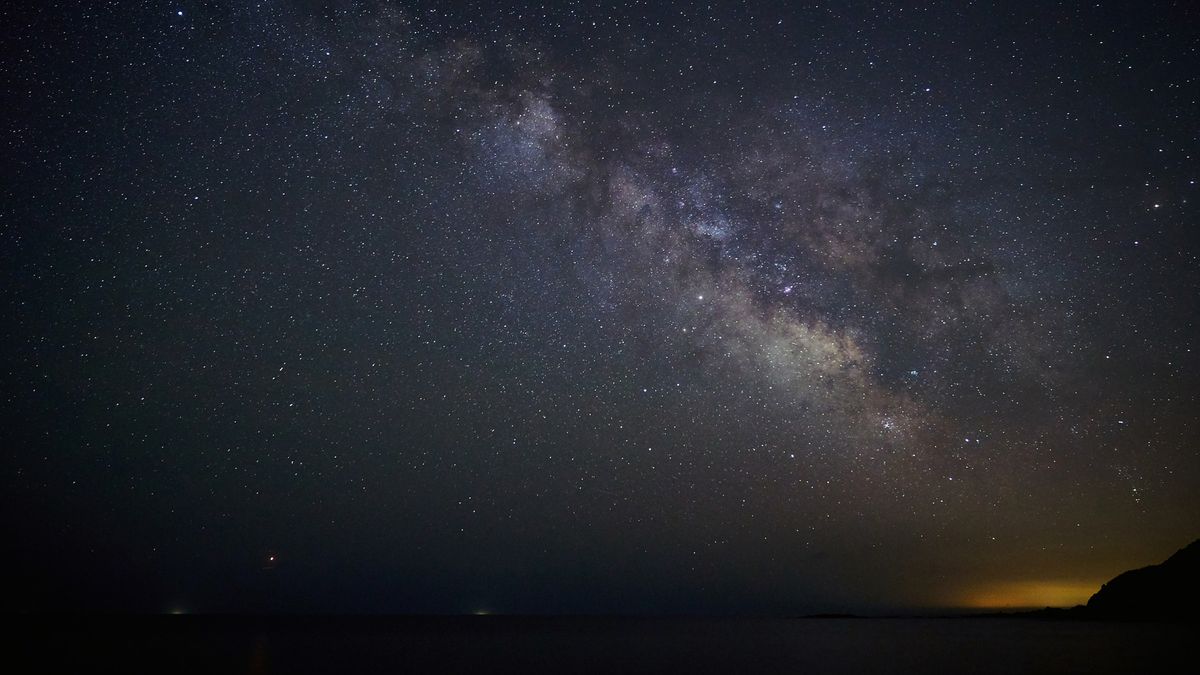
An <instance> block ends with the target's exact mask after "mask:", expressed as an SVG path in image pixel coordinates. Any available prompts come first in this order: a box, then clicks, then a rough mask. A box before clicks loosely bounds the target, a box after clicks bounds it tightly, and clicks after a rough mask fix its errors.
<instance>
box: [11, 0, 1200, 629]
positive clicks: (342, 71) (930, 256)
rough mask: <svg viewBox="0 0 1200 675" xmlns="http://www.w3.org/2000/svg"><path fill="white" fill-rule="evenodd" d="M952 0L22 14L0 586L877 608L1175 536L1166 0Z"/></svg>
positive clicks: (1084, 580) (1177, 214) (263, 604)
mask: <svg viewBox="0 0 1200 675" xmlns="http://www.w3.org/2000/svg"><path fill="white" fill-rule="evenodd" d="M958 4H959V3H949V4H947V5H945V6H934V7H924V8H919V9H914V8H902V7H900V6H898V5H896V6H892V5H889V4H887V3H883V4H881V3H861V4H860V3H849V4H845V5H844V6H843V3H835V4H830V5H816V6H813V7H808V8H797V9H783V8H781V7H780V6H778V5H777V3H770V4H765V5H761V6H756V7H751V6H747V7H743V6H741V5H739V6H738V7H736V8H735V7H732V6H731V7H699V6H687V5H679V6H667V5H659V4H657V3H655V4H654V5H653V6H647V7H641V6H634V7H624V8H622V7H614V8H608V7H592V6H590V5H589V6H586V7H585V6H575V5H573V4H570V3H563V4H562V6H561V7H558V8H550V9H544V8H536V7H532V6H531V7H521V6H517V5H512V6H509V5H507V4H501V5H493V4H492V3H486V4H484V5H480V6H470V5H468V4H466V3H455V4H454V5H453V6H447V5H444V4H442V5H439V4H438V3H430V4H427V5H424V4H398V5H392V4H378V5H377V4H372V3H332V4H329V5H322V6H317V5H315V4H314V5H312V6H309V5H307V4H301V5H296V6H293V5H289V4H274V3H259V4H251V3H232V4H229V5H221V6H210V5H202V4H193V3H180V4H178V6H175V5H169V4H168V5H158V4H151V3H147V4H145V5H142V4H137V3H133V4H130V5H127V6H122V7H119V8H118V7H115V8H103V9H100V8H92V7H88V8H41V9H37V10H30V11H28V12H17V11H14V12H13V13H12V15H11V16H9V17H8V19H9V21H7V22H6V23H7V24H9V25H18V26H21V27H23V29H22V30H14V31H12V34H11V35H8V36H6V37H5V38H4V42H5V43H6V46H7V48H6V50H5V51H6V52H7V53H10V54H19V55H20V57H19V59H18V62H17V63H16V65H15V66H14V67H13V68H11V69H9V72H8V73H7V74H6V75H5V76H4V78H5V83H6V85H7V86H6V89H7V90H8V91H11V92H16V93H17V94H16V96H15V98H17V99H18V101H17V103H16V105H15V106H14V107H15V110H14V111H10V112H9V113H8V114H6V118H7V119H6V130H7V134H6V137H7V140H6V145H7V151H8V152H7V153H6V154H8V155H9V156H10V157H11V158H13V159H12V160H11V162H12V165H11V166H10V169H9V172H8V173H9V180H8V181H6V188H5V200H4V201H5V205H4V207H3V212H2V213H3V222H4V228H3V259H4V263H5V264H4V270H5V271H4V276H5V283H4V292H3V299H4V303H5V309H6V314H7V315H8V316H9V317H11V323H9V325H8V327H6V328H5V329H4V330H3V336H4V341H5V346H6V353H7V354H9V359H8V361H9V365H8V366H7V367H6V368H5V383H6V385H5V391H6V394H5V399H6V406H7V407H8V408H9V410H10V414H12V415H13V419H15V420H17V421H16V423H13V424H10V425H9V426H8V428H7V429H6V431H5V437H6V438H7V439H8V440H7V442H6V445H8V446H9V447H11V448H14V449H15V452H10V460H9V462H8V464H9V466H10V468H9V470H8V471H6V474H5V487H6V492H7V494H6V497H5V499H6V503H7V504H8V506H7V507H6V509H5V510H6V512H7V514H8V515H6V516H5V523H6V530H7V531H8V532H9V534H10V536H9V537H7V539H8V540H9V547H10V549H12V550H10V552H9V556H10V557H15V559H18V560H19V561H20V564H21V569H22V570H23V573H24V575H25V576H26V578H28V579H29V580H30V582H29V588H30V589H31V590H30V591H29V593H30V597H34V598H38V599H36V600H31V599H28V598H22V599H17V600H13V602H14V603H16V604H17V606H22V605H21V603H26V605H28V604H34V605H38V604H41V603H46V602H50V603H52V604H54V603H56V604H58V605H62V606H79V607H88V608H97V607H108V608H112V607H117V608H147V609H151V610H155V611H157V610H161V609H165V608H168V607H189V608H193V607H194V608H196V609H201V610H203V609H239V610H240V609H264V608H266V609H287V610H294V609H320V610H349V611H360V610H369V611H395V612H421V611H436V612H458V611H466V612H470V611H477V610H481V609H487V610H489V611H514V612H543V611H569V612H576V611H584V612H591V611H617V612H642V611H671V612H674V611H755V612H757V611H784V612H804V611H830V610H845V609H851V610H860V609H884V608H886V609H889V610H893V609H897V608H919V607H934V606H936V607H941V606H958V605H963V604H972V603H973V602H977V600H976V599H977V598H979V597H984V596H987V597H995V596H996V593H997V591H996V590H995V589H996V588H998V587H1002V586H1004V585H1005V584H1007V585H1012V584H1026V583H1036V584H1049V585H1051V586H1054V584H1059V586H1062V585H1064V584H1065V585H1069V586H1070V587H1071V588H1083V589H1086V588H1088V587H1090V586H1089V584H1091V583H1092V582H1093V581H1097V582H1098V581H1101V580H1103V579H1105V578H1107V577H1108V576H1111V573H1115V572H1117V571H1120V570H1121V569H1124V568H1126V567H1129V566H1131V565H1134V564H1139V563H1141V562H1142V561H1147V560H1157V559H1161V558H1163V557H1165V555H1166V554H1168V553H1170V552H1171V551H1173V550H1175V549H1176V548H1178V547H1179V546H1181V545H1182V544H1184V543H1186V542H1187V541H1189V540H1190V539H1191V538H1194V537H1195V535H1196V532H1197V531H1200V510H1198V509H1196V505H1197V503H1196V499H1195V495H1196V494H1197V490H1200V459H1198V453H1197V452H1196V447H1197V446H1196V441H1197V424H1196V421H1197V420H1196V414H1195V411H1196V410H1197V409H1198V408H1197V403H1198V402H1197V400H1196V399H1197V392H1198V391H1200V389H1198V386H1197V385H1198V384H1200V382H1198V380H1197V365H1198V361H1197V354H1196V351H1195V350H1196V345H1195V342H1196V331H1195V319H1196V316H1197V309H1198V307H1197V297H1200V295H1198V293H1197V291H1198V290H1200V275H1198V273H1197V258H1196V253H1195V251H1196V248H1195V241H1194V234H1193V230H1194V228H1195V225H1196V222H1197V220H1196V216H1197V213H1196V210H1195V205H1194V201H1193V200H1194V198H1195V195H1196V190H1197V188H1196V185H1195V179H1196V178H1197V177H1198V176H1200V170H1198V167H1197V157H1196V152H1197V141H1198V139H1197V136H1196V130H1197V128H1200V126H1198V125H1197V124H1196V121H1197V120H1196V114H1195V110H1196V105H1197V82H1196V73H1197V68H1196V63H1197V45H1198V44H1200V40H1198V34H1197V32H1196V30H1195V28H1194V27H1192V26H1194V25H1196V24H1195V21H1194V19H1195V17H1191V18H1192V20H1191V21H1190V22H1189V20H1188V19H1185V18H1181V16H1180V15H1184V14H1187V13H1188V12H1187V10H1183V9H1180V8H1177V7H1172V6H1170V5H1169V4H1167V3H1163V4H1162V5H1161V6H1157V5H1156V6H1147V7H1142V6H1140V5H1139V6H1138V7H1136V8H1134V7H1129V8H1120V7H1108V6H1096V7H1075V6H1074V5H1072V4H1067V5H1064V6H1062V7H1055V8H1050V7H1041V8H1036V9H1034V8H1028V9H1027V8H1018V7H1011V6H1004V5H1003V4H1002V5H999V6H991V5H990V4H989V5H986V6H983V7H975V6H973V7H970V8H963V7H959V6H958ZM5 11H6V12H8V11H10V10H5ZM47 50H49V51H50V52H52V53H46V52H47ZM14 113H15V114H14ZM31 513H33V514H36V515H33V516H31V515H29V514H31ZM17 542H24V543H22V544H20V545H18V544H17ZM14 547H15V549H14ZM268 559H269V560H270V564H269V565H264V564H263V561H264V560H268ZM131 578H136V579H139V580H140V581H139V582H138V590H137V591H136V592H130V593H129V594H122V593H116V592H114V591H112V590H110V589H111V588H112V587H113V585H114V584H121V583H127V581H122V580H128V579H131ZM47 598H50V599H49V600H48V599H47ZM979 602H982V601H979Z"/></svg>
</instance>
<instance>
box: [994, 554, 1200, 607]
mask: <svg viewBox="0 0 1200 675" xmlns="http://www.w3.org/2000/svg"><path fill="white" fill-rule="evenodd" d="M991 616H996V615H994V614H993V615H991ZM1002 616H1022V617H1039V618H1051V619H1059V618H1071V619H1118V620H1137V621H1154V620H1164V621H1179V620H1189V621H1196V620H1200V539H1197V540H1196V541H1193V542H1192V543H1190V544H1188V545H1187V546H1185V547H1183V548H1181V549H1179V550H1178V551H1176V552H1175V554H1174V555H1172V556H1171V557H1170V558H1167V559H1166V560H1165V561H1163V562H1162V563H1160V564H1158V565H1150V566H1148V567H1142V568H1139V569H1135V570H1129V571H1127V572H1122V573H1121V574H1118V575H1117V576H1116V577H1113V579H1112V580H1110V581H1109V582H1108V583H1106V584H1102V585H1101V586H1100V590H1098V591H1096V593H1094V594H1093V595H1092V597H1091V598H1089V599H1088V601H1087V604H1086V605H1076V606H1075V607H1070V608H1055V607H1047V608H1046V609H1039V610H1034V611H1032V612H1015V613H1006V614H1003V615H1002Z"/></svg>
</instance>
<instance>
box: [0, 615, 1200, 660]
mask: <svg viewBox="0 0 1200 675" xmlns="http://www.w3.org/2000/svg"><path fill="white" fill-rule="evenodd" d="M14 618H15V619H16V621H15V622H14V623H15V627H14V628H12V629H10V630H9V631H7V632H8V637H10V638H12V640H13V641H12V643H11V644H12V647H11V648H10V649H8V650H6V651H8V654H7V656H8V659H6V661H7V663H6V666H5V668H4V670H6V671H7V672H146V671H154V672H179V671H186V672H213V673H289V672H329V673H360V672H396V673H403V672H621V673H629V672H787V673H808V672H813V673H922V672H942V673H953V672H958V673H967V672H970V673H1146V672H1192V668H1193V667H1194V666H1195V663H1194V662H1192V661H1189V660H1187V659H1185V658H1184V657H1185V656H1186V655H1187V653H1188V651H1189V650H1190V651H1192V653H1193V654H1194V649H1195V647H1194V644H1193V642H1194V640H1195V637H1196V628H1197V627H1196V625H1195V624H1191V625H1188V624H1172V623H1167V624H1163V623H1114V622H1081V621H1049V620H1034V619H1011V618H1010V619H640V618H624V619H623V618H516V617H445V618H437V617H435V618H428V617H426V618H408V617H401V618H393V617H364V618H345V617H329V618H313V617H307V618H278V617H277V618H246V617H214V616H209V617H204V616H153V617H122V618H112V617H103V618H94V617H87V618H66V619H64V618H59V617H54V618H50V617H14ZM11 665H17V666H18V667H17V668H16V669H13V668H12V667H11Z"/></svg>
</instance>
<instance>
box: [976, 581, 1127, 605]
mask: <svg viewBox="0 0 1200 675" xmlns="http://www.w3.org/2000/svg"><path fill="white" fill-rule="evenodd" d="M1101 583H1103V582H1102V581H1078V580H1062V579H1057V580H1046V581H1008V582H997V583H993V584H988V585H986V586H981V587H978V588H973V589H970V590H968V591H967V592H965V593H963V595H962V596H961V598H959V599H958V602H956V603H955V604H957V605H960V606H962V607H970V608H972V609H1040V608H1042V607H1073V606H1075V605H1082V604H1086V603H1087V601H1088V598H1090V597H1092V594H1093V593H1095V592H1096V591H1097V590H1099V589H1100V584H1101Z"/></svg>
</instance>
